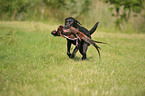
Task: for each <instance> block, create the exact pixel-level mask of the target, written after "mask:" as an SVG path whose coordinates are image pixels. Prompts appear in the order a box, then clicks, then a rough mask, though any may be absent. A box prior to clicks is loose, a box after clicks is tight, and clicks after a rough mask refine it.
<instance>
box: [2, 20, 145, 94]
mask: <svg viewBox="0 0 145 96" xmlns="http://www.w3.org/2000/svg"><path fill="white" fill-rule="evenodd" d="M92 26H93V25H92ZM57 27H58V25H50V24H43V23H38V22H0V96H144V95H145V34H121V33H116V34H115V33H105V32H98V31H97V32H95V33H94V34H93V35H92V38H93V39H94V40H99V41H104V42H107V43H109V44H110V45H111V47H110V46H107V45H100V46H101V48H102V49H101V59H99V58H98V54H97V51H96V49H95V48H94V47H93V46H90V47H89V49H88V51H87V57H88V59H87V60H86V61H81V60H80V58H81V55H80V54H79V52H78V53H77V54H76V57H75V59H69V58H68V57H67V55H66V40H65V39H64V38H62V37H53V36H52V35H51V34H50V32H51V31H52V30H53V29H56V28H57ZM73 48H74V47H73Z"/></svg>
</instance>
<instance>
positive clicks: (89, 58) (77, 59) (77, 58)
mask: <svg viewBox="0 0 145 96" xmlns="http://www.w3.org/2000/svg"><path fill="white" fill-rule="evenodd" d="M92 59H93V57H88V58H87V59H86V60H82V59H81V58H80V57H77V56H76V57H75V58H74V59H73V60H74V61H90V60H92Z"/></svg>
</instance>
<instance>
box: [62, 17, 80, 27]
mask: <svg viewBox="0 0 145 96" xmlns="http://www.w3.org/2000/svg"><path fill="white" fill-rule="evenodd" d="M78 24H80V22H79V21H78V20H76V19H74V18H73V17H68V18H66V19H65V26H64V27H65V28H66V29H68V28H70V27H71V26H72V27H76V26H77V25H78ZM80 25H81V24H80Z"/></svg>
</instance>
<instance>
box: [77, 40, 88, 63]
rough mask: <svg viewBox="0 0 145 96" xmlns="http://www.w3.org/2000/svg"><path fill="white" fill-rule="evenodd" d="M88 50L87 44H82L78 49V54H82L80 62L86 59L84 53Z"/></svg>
mask: <svg viewBox="0 0 145 96" xmlns="http://www.w3.org/2000/svg"><path fill="white" fill-rule="evenodd" d="M87 49H88V43H86V42H84V44H82V45H81V47H80V48H79V51H80V53H81V54H82V58H81V59H82V60H85V59H86V58H87V56H86V52H87Z"/></svg>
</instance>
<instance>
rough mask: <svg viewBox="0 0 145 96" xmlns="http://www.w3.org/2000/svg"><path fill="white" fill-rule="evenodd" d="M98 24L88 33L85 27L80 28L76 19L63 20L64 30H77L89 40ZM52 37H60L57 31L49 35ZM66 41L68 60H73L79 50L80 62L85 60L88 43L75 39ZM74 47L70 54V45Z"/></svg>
mask: <svg viewBox="0 0 145 96" xmlns="http://www.w3.org/2000/svg"><path fill="white" fill-rule="evenodd" d="M98 24H99V22H97V23H96V24H95V25H94V26H93V28H92V29H91V30H90V31H88V30H87V29H86V28H85V27H82V26H81V24H80V22H79V21H78V20H76V19H74V18H73V17H68V18H66V19H65V25H64V28H65V29H69V28H70V27H74V28H76V29H77V30H79V31H80V32H82V33H83V34H85V35H86V36H87V37H89V38H91V35H92V34H93V33H94V32H95V30H96V28H97V27H98ZM51 34H52V35H54V36H60V34H59V33H58V31H53V32H52V33H51ZM66 39H67V55H68V57H69V58H71V59H73V58H74V57H75V54H76V52H77V51H78V50H79V52H80V53H81V54H82V58H81V59H82V60H85V59H86V58H87V56H86V52H87V49H88V46H89V45H90V44H89V43H88V42H85V41H84V40H80V39H75V40H71V39H68V38H66ZM72 44H73V45H76V47H75V48H74V50H73V52H72V53H70V49H71V45H72Z"/></svg>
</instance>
